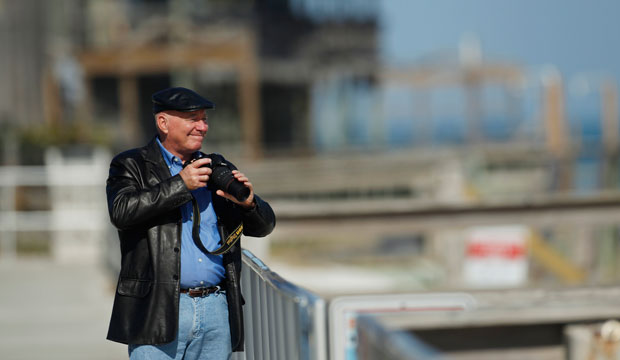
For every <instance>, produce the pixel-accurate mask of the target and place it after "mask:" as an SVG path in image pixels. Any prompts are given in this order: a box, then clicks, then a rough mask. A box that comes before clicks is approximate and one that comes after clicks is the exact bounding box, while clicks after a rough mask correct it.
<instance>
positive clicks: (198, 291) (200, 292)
mask: <svg viewBox="0 0 620 360" xmlns="http://www.w3.org/2000/svg"><path fill="white" fill-rule="evenodd" d="M224 290H225V289H224V288H222V287H221V286H219V285H218V286H210V287H195V288H189V289H181V294H187V295H189V296H190V297H205V296H208V295H211V294H218V293H220V292H222V291H224Z"/></svg>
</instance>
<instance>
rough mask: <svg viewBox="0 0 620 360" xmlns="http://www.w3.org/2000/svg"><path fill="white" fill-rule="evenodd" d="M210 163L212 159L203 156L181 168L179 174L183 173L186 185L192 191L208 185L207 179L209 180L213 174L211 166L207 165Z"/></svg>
mask: <svg viewBox="0 0 620 360" xmlns="http://www.w3.org/2000/svg"><path fill="white" fill-rule="evenodd" d="M210 163H211V159H209V158H202V159H198V160H196V161H194V162H193V163H191V164H189V165H187V166H186V167H185V168H184V169H183V170H181V172H180V173H179V175H181V178H182V179H183V182H185V186H187V188H188V189H189V190H190V191H192V190H196V189H198V188H201V187H205V186H207V181H209V177H210V176H211V168H209V167H206V166H205V165H207V164H210Z"/></svg>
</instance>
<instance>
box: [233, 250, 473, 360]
mask: <svg viewBox="0 0 620 360" xmlns="http://www.w3.org/2000/svg"><path fill="white" fill-rule="evenodd" d="M243 263H244V268H243V271H242V275H241V283H242V288H243V295H244V298H245V301H246V304H245V306H244V309H243V311H244V318H245V351H244V352H242V353H236V354H235V355H234V356H233V359H235V360H244V359H250V360H253V359H270V360H271V359H276V360H277V359H285V360H288V359H300V360H326V359H333V360H341V359H342V360H345V359H346V360H356V359H360V360H362V359H364V360H370V359H392V360H405V359H429V358H433V357H434V356H435V355H437V353H436V352H435V351H434V350H433V349H431V348H430V347H429V346H427V345H425V344H423V343H422V342H420V341H418V340H416V339H415V338H414V337H413V336H411V335H409V334H407V333H404V332H399V331H394V330H389V329H388V328H387V327H384V326H383V325H382V324H380V323H379V322H377V321H376V320H374V318H373V315H375V314H384V313H390V312H393V313H397V312H399V311H405V310H406V311H409V312H411V311H413V312H418V313H419V312H427V313H428V312H435V311H437V312H445V311H451V312H454V311H463V310H467V309H470V308H472V307H474V306H475V300H474V299H473V298H472V297H471V296H469V295H467V294H463V293H442V294H408V295H403V294H386V295H376V296H342V297H338V298H335V299H332V300H331V301H329V306H328V305H327V301H326V300H325V299H323V298H321V297H319V296H318V295H316V294H313V293H312V292H309V291H308V290H305V289H303V288H300V287H298V286H296V285H294V284H292V283H290V282H288V281H286V280H284V279H283V278H281V277H280V276H279V275H278V274H276V273H274V272H272V271H271V270H270V269H269V267H267V266H266V265H265V264H264V263H263V262H262V261H261V260H260V259H259V258H257V257H256V256H254V254H252V253H251V252H250V251H248V250H243ZM379 354H382V355H381V356H380V357H375V355H377V356H378V355H379ZM388 355H389V356H388ZM386 356H388V357H386Z"/></svg>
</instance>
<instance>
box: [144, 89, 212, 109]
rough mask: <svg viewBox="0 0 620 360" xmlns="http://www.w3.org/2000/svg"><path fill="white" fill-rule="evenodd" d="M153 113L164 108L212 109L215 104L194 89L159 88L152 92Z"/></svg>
mask: <svg viewBox="0 0 620 360" xmlns="http://www.w3.org/2000/svg"><path fill="white" fill-rule="evenodd" d="M151 99H152V100H153V114H157V113H158V112H160V111H164V110H177V111H195V110H199V109H213V108H215V104H214V103H213V102H211V101H209V100H207V99H205V98H203V97H202V96H200V95H198V93H196V92H195V91H192V90H190V89H186V88H183V87H173V88H168V89H164V90H160V91H158V92H156V93H154V94H153V96H152V98H151Z"/></svg>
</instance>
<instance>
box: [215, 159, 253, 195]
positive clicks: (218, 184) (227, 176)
mask: <svg viewBox="0 0 620 360" xmlns="http://www.w3.org/2000/svg"><path fill="white" fill-rule="evenodd" d="M210 181H211V182H212V183H213V185H215V188H216V189H221V190H223V191H225V192H227V193H229V194H231V195H232V196H234V197H235V198H236V199H237V200H239V201H245V200H246V199H247V198H248V196H250V189H248V188H247V187H246V186H245V185H243V184H242V183H241V182H239V181H237V179H235V177H234V176H233V174H232V171H230V169H229V168H228V167H226V166H222V165H220V166H214V167H213V172H212V173H211V180H210Z"/></svg>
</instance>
